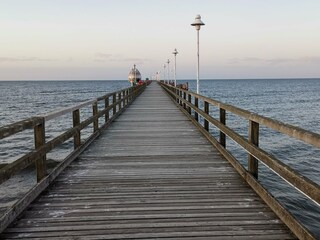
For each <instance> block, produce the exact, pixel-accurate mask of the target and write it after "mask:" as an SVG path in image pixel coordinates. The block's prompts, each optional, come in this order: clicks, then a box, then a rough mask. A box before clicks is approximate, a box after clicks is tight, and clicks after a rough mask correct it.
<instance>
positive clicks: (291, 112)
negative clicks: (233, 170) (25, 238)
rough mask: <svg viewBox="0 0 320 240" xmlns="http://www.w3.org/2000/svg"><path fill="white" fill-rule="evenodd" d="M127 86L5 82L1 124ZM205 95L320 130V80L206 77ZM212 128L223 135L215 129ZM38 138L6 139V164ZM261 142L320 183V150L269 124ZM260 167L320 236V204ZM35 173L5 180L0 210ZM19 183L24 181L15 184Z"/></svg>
mask: <svg viewBox="0 0 320 240" xmlns="http://www.w3.org/2000/svg"><path fill="white" fill-rule="evenodd" d="M181 82H185V81H181ZM188 82H189V88H190V90H191V91H195V87H196V82H195V81H191V80H190V81H188ZM125 87H129V83H128V82H127V81H48V82H47V81H40V82H39V81H14V82H12V81H8V82H1V81H0V126H3V125H6V124H9V123H13V122H16V121H19V120H23V119H25V118H28V117H31V116H35V115H41V114H44V113H49V112H51V111H53V110H58V109H61V108H64V107H67V106H72V105H75V104H77V103H80V102H83V101H85V100H90V99H93V98H95V97H98V96H102V95H104V94H106V93H108V92H112V91H115V90H118V89H122V88H125ZM200 94H202V95H205V96H207V97H210V98H214V99H215V100H218V101H221V102H224V103H228V104H232V105H234V106H237V107H240V108H243V109H246V110H249V111H252V112H255V113H258V114H260V115H263V116H266V117H270V118H273V119H276V120H280V121H282V122H285V123H288V124H291V125H295V126H299V127H301V128H304V129H306V130H310V131H313V132H316V133H320V79H263V80H261V79H260V80H206V81H201V83H200ZM90 111H91V109H87V110H84V112H83V113H82V116H83V115H86V114H90ZM210 113H211V114H212V115H213V116H214V117H218V111H217V109H215V108H214V107H212V108H210ZM67 119H70V118H65V119H64V118H62V119H61V120H60V121H57V122H55V123H52V124H51V123H48V124H47V127H48V131H47V138H48V139H50V138H53V137H55V136H57V135H58V134H59V133H61V132H62V131H63V130H64V129H67V128H68V127H71V124H72V123H71V122H70V120H67ZM50 124H51V125H50ZM227 125H228V126H229V127H231V128H232V129H234V130H235V131H237V132H238V133H239V134H241V135H243V136H244V137H247V129H248V123H247V121H245V120H244V119H241V118H239V117H237V116H234V115H232V114H227ZM210 131H211V132H212V133H213V135H215V136H218V132H217V131H216V130H215V128H214V127H211V130H210ZM32 141H33V140H32V132H23V133H21V134H17V136H15V137H14V138H8V139H5V140H0V164H4V163H8V162H11V161H13V160H14V159H16V158H17V157H19V156H21V155H22V154H24V153H26V152H28V151H29V150H30V149H32V147H33V142H32ZM259 144H260V147H261V148H262V149H264V150H266V151H268V152H269V153H271V154H273V155H275V156H276V157H277V158H278V159H279V160H281V161H283V162H284V163H286V164H288V165H289V166H290V167H292V168H293V169H295V170H297V171H298V172H299V173H301V174H303V175H304V176H307V177H308V178H310V179H311V180H313V181H315V182H316V183H318V184H320V157H319V156H320V150H318V149H316V148H313V147H310V146H307V145H305V144H303V143H301V142H299V141H297V140H293V139H291V138H289V137H286V136H283V135H282V134H279V133H277V132H275V131H272V130H269V129H267V128H264V127H261V129H260V143H259ZM70 146H71V143H70V142H69V143H68V142H67V143H66V144H65V145H64V146H62V148H61V149H60V150H59V151H57V152H53V153H52V154H51V155H50V156H49V157H48V158H49V159H52V160H54V161H59V160H61V159H62V158H63V157H64V156H65V155H66V154H67V153H68V151H69V150H70ZM227 149H228V150H230V151H231V152H232V153H233V154H234V155H235V156H236V157H237V158H238V159H239V161H240V162H241V163H243V164H244V165H246V161H247V154H246V153H245V152H244V151H243V150H241V148H239V147H238V146H237V145H236V144H235V143H233V142H232V141H229V140H228V141H227ZM259 169H260V171H259V180H260V182H261V183H262V184H263V185H264V186H265V187H266V188H267V189H268V190H269V191H270V192H271V193H272V194H273V195H274V196H275V197H276V198H277V199H279V200H280V202H281V203H282V204H283V205H285V206H286V208H287V209H289V210H290V211H291V212H292V213H293V214H294V215H295V216H296V217H297V218H298V219H299V221H301V222H302V223H303V224H304V225H305V226H306V227H307V228H309V229H310V230H311V231H312V232H313V233H314V235H315V236H316V237H317V238H319V239H320V230H319V229H320V228H319V225H320V207H319V206H318V205H317V204H315V203H313V202H311V201H309V200H308V199H306V198H305V197H303V196H301V194H299V193H298V192H297V191H295V190H294V189H292V188H291V187H288V186H286V184H285V183H284V181H282V180H281V179H280V178H278V177H277V176H276V175H275V174H273V173H272V172H271V171H269V170H268V169H267V168H266V167H264V166H263V165H262V164H260V166H259ZM30 171H31V170H30ZM30 171H28V170H26V171H25V172H24V175H23V174H21V175H18V176H17V177H15V178H14V179H11V180H9V181H7V182H5V183H4V184H2V186H1V187H0V210H1V209H2V210H4V209H5V207H6V206H9V205H10V204H12V203H13V202H14V201H15V199H16V198H17V197H19V196H21V195H22V194H23V192H24V191H23V190H24V189H27V188H28V186H29V185H30V184H32V183H34V179H33V178H30V177H28V176H30ZM17 182H19V184H18V185H17V184H14V183H17Z"/></svg>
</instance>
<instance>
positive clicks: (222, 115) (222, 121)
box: [220, 108, 226, 148]
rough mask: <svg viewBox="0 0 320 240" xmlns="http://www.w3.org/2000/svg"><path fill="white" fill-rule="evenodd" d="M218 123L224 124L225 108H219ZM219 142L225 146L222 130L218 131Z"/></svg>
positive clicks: (224, 136)
mask: <svg viewBox="0 0 320 240" xmlns="http://www.w3.org/2000/svg"><path fill="white" fill-rule="evenodd" d="M220 123H222V124H223V125H226V110H225V109H223V108H220ZM220 144H221V146H223V147H224V148H226V135H225V134H224V133H223V132H222V131H220Z"/></svg>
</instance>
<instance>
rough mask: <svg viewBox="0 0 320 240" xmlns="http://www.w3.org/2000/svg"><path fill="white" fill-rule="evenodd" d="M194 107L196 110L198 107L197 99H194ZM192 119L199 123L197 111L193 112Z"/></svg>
mask: <svg viewBox="0 0 320 240" xmlns="http://www.w3.org/2000/svg"><path fill="white" fill-rule="evenodd" d="M194 106H195V107H196V108H198V107H199V99H198V98H197V97H194ZM194 119H195V120H196V121H197V122H199V114H198V112H197V110H195V111H194Z"/></svg>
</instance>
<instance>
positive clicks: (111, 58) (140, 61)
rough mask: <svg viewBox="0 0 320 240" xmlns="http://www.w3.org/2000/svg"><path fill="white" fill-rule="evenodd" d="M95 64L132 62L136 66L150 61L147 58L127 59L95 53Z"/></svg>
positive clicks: (120, 56)
mask: <svg viewBox="0 0 320 240" xmlns="http://www.w3.org/2000/svg"><path fill="white" fill-rule="evenodd" d="M94 61H95V62H132V63H136V64H144V63H145V62H150V61H152V60H151V59H148V58H130V57H129V58H127V57H123V56H122V55H114V54H109V53H95V58H94Z"/></svg>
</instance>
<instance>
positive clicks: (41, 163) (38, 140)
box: [34, 118, 47, 182]
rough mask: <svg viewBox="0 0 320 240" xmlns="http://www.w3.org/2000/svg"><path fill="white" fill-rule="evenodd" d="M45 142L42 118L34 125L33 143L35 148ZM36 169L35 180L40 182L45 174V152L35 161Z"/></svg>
mask: <svg viewBox="0 0 320 240" xmlns="http://www.w3.org/2000/svg"><path fill="white" fill-rule="evenodd" d="M45 142H46V133H45V121H44V118H42V122H41V123H40V124H39V125H36V126H35V127H34V145H35V149H38V148H40V147H41V146H43V145H44V144H45ZM35 165H36V171H37V182H40V181H41V180H42V179H43V178H44V177H45V176H46V175H47V163H46V154H44V155H43V156H42V157H40V158H38V159H37V160H36V162H35Z"/></svg>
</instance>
